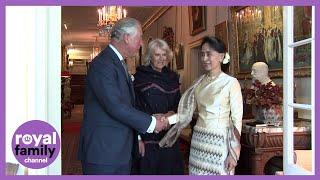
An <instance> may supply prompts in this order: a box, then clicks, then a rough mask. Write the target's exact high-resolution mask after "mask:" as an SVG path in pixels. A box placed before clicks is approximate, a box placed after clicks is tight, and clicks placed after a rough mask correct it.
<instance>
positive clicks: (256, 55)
mask: <svg viewBox="0 0 320 180" xmlns="http://www.w3.org/2000/svg"><path fill="white" fill-rule="evenodd" d="M282 9H283V8H282V7H281V6H241V7H239V6H237V7H231V17H232V23H231V24H232V30H231V33H232V34H234V36H231V38H232V39H231V42H232V43H231V44H232V47H231V48H232V52H234V54H233V62H235V64H234V67H235V73H236V76H237V78H240V79H242V78H250V72H251V66H252V64H253V63H255V62H258V61H262V62H266V63H267V64H268V66H269V75H270V77H282V74H283V73H282V68H283V14H282ZM299 16H303V15H298V16H297V17H296V16H295V18H296V19H301V17H299ZM295 23H297V22H296V20H295ZM298 25H299V24H297V26H298ZM298 36H299V35H298ZM295 37H297V35H295ZM301 48H303V49H304V50H305V51H304V52H303V53H300V54H304V55H305V54H306V53H308V50H306V48H304V47H299V48H297V49H296V50H295V71H294V72H295V76H310V74H311V71H310V67H311V61H310V60H309V61H308V60H307V59H308V57H307V56H304V57H305V59H304V60H303V63H299V62H298V59H297V58H299V57H298V56H297V55H298V54H297V52H299V51H297V50H299V49H300V50H301ZM309 54H310V55H311V53H310V52H309ZM301 56H303V55H300V57H301ZM300 59H301V58H300ZM310 59H311V58H310ZM299 61H300V62H301V60H299Z"/></svg>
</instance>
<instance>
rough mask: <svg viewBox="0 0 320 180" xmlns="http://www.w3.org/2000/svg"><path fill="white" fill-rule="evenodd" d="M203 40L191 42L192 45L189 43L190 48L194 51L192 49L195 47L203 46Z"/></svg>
mask: <svg viewBox="0 0 320 180" xmlns="http://www.w3.org/2000/svg"><path fill="white" fill-rule="evenodd" d="M202 39H203V38H199V39H197V40H195V41H192V42H190V43H189V48H190V49H192V48H195V47H197V46H200V45H201V42H202Z"/></svg>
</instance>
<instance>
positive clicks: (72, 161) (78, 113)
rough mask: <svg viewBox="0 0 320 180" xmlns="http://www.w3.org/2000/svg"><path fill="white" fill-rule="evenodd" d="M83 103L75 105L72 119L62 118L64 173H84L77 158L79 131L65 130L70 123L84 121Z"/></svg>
mask: <svg viewBox="0 0 320 180" xmlns="http://www.w3.org/2000/svg"><path fill="white" fill-rule="evenodd" d="M82 109H83V105H75V107H74V109H73V110H72V113H71V118H70V119H63V120H62V175H80V174H82V170H81V163H80V161H78V160H77V151H78V144H79V133H80V132H77V131H71V132H70V131H68V130H67V129H65V130H64V128H63V127H65V126H67V125H68V123H73V124H74V123H77V122H78V123H79V124H80V123H81V122H82V114H83V113H82Z"/></svg>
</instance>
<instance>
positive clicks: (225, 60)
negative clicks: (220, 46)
mask: <svg viewBox="0 0 320 180" xmlns="http://www.w3.org/2000/svg"><path fill="white" fill-rule="evenodd" d="M229 61H230V55H229V53H227V52H226V54H225V55H224V59H223V61H222V64H227V63H228V62H229Z"/></svg>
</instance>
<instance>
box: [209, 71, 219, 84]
mask: <svg viewBox="0 0 320 180" xmlns="http://www.w3.org/2000/svg"><path fill="white" fill-rule="evenodd" d="M220 74H221V72H219V74H217V75H216V76H210V75H209V73H208V74H206V81H207V82H213V81H215V80H216V79H217V78H218V77H219V75H220Z"/></svg>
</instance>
